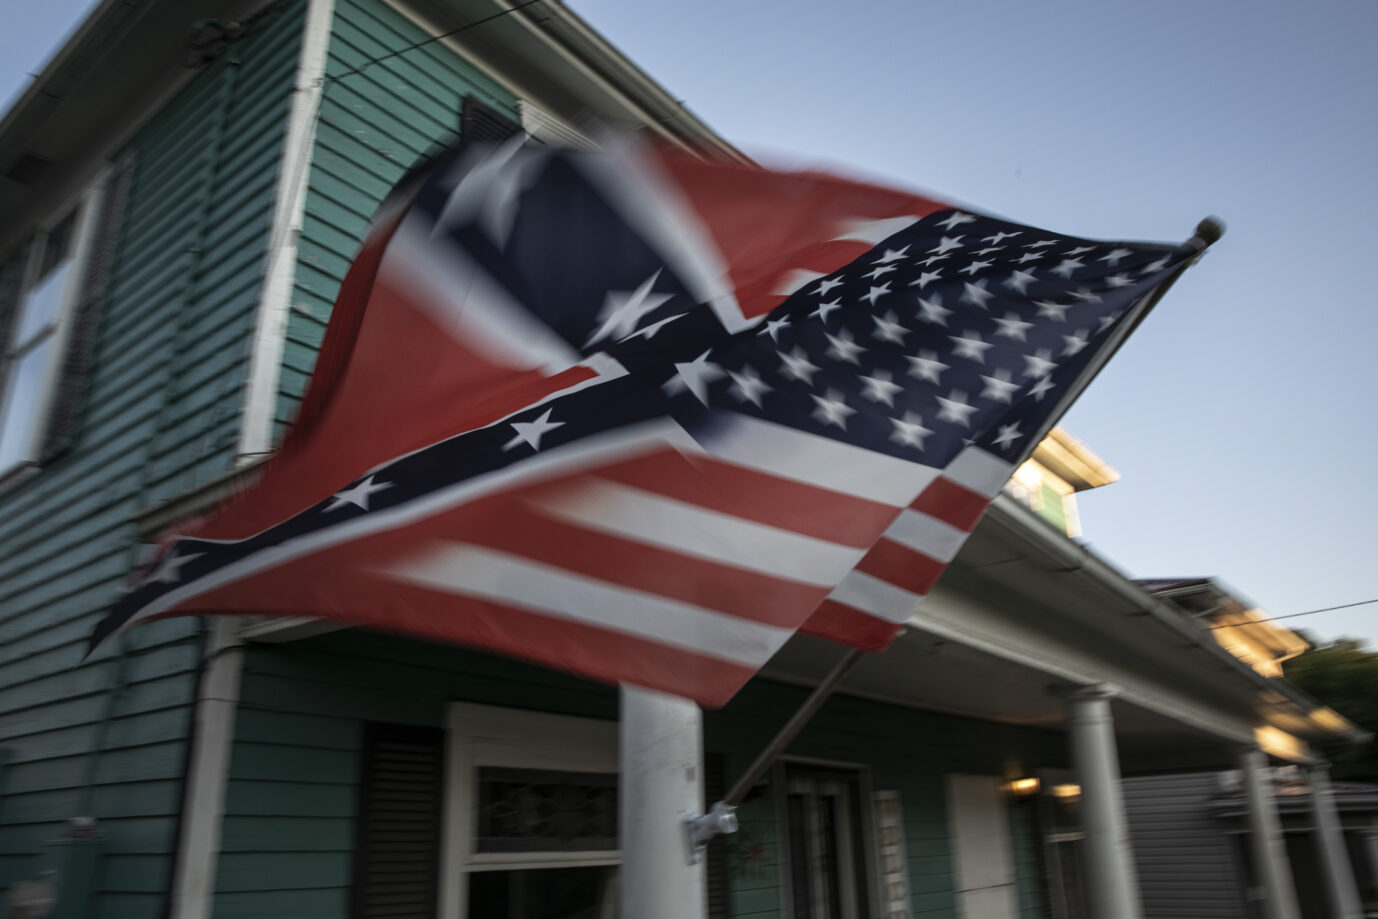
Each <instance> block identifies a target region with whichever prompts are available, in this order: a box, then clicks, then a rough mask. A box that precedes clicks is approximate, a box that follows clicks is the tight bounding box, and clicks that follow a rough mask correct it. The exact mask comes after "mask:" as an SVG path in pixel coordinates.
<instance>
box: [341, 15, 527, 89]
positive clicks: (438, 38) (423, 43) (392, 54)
mask: <svg viewBox="0 0 1378 919" xmlns="http://www.w3.org/2000/svg"><path fill="white" fill-rule="evenodd" d="M540 2H542V0H523V2H522V3H518V4H516V5H515V6H509V7H508V8H507V9H505V10H499V11H498V12H496V13H494V14H493V15H491V16H484V17H483V18H482V19H475V20H474V21H473V22H468V23H465V24H464V25H462V26H460V27H459V28H457V29H451V30H450V31H448V32H442V33H441V34H439V35H432V36H431V37H430V38H427V39H425V40H424V41H419V42H416V43H415V44H411V45H407V46H406V47H404V48H397V49H395V50H393V51H389V52H388V53H387V54H383V55H380V56H378V57H375V58H372V59H370V60H367V61H364V63H363V64H361V65H360V66H358V67H355V68H354V69H353V70H346V71H345V72H344V73H337V74H334V75H332V76H328V77H326V78H325V79H326V82H327V83H335V82H338V81H340V80H343V79H344V78H345V77H352V76H354V75H355V74H356V73H363V72H364V71H365V70H367V69H368V68H370V67H372V66H373V65H374V64H377V63H378V62H379V61H386V60H388V59H389V58H394V57H397V56H398V55H400V54H406V53H407V52H408V51H415V50H416V49H417V48H424V47H426V46H427V45H431V44H434V43H436V42H438V41H444V40H445V39H447V38H450V37H451V36H454V35H458V34H459V33H460V32H467V31H468V30H470V29H473V28H476V27H478V26H481V25H483V24H484V23H488V22H492V21H493V20H494V19H501V18H502V17H503V16H506V15H507V14H508V13H515V12H516V11H517V10H522V9H526V8H527V7H528V6H533V5H534V4H537V3H540Z"/></svg>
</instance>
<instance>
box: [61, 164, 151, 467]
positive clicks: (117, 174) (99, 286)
mask: <svg viewBox="0 0 1378 919" xmlns="http://www.w3.org/2000/svg"><path fill="white" fill-rule="evenodd" d="M133 178H134V155H133V154H132V153H127V154H125V155H124V156H122V157H121V158H120V159H119V161H118V162H116V163H115V165H114V166H113V167H112V168H111V170H110V172H109V173H107V174H106V177H105V187H104V189H103V194H102V195H101V197H100V204H99V207H100V210H99V212H98V213H97V214H96V215H95V226H94V230H93V233H92V236H91V244H90V249H89V255H88V257H87V259H86V265H85V268H84V269H83V272H82V277H81V287H80V289H79V290H78V291H77V301H76V303H74V304H73V305H72V310H71V312H70V313H69V314H68V316H67V319H66V321H67V322H70V323H71V327H70V329H69V330H68V333H67V345H66V351H65V354H64V355H63V358H62V370H61V372H60V373H59V374H58V382H57V391H56V392H55V393H54V395H53V403H52V408H51V410H50V411H49V414H48V421H47V432H46V433H45V435H44V438H43V451H42V453H41V454H40V457H39V462H41V463H46V462H48V461H49V460H52V459H54V458H56V457H57V456H59V455H60V454H62V453H64V452H66V450H67V449H68V448H70V447H71V446H72V444H73V443H75V442H76V438H77V432H78V429H79V428H80V426H81V418H82V414H83V412H84V410H85V407H86V390H87V380H88V378H89V375H90V368H91V357H92V353H93V352H94V350H95V344H96V334H97V332H98V331H99V329H100V318H101V317H100V314H101V307H102V306H103V305H104V303H105V294H106V290H107V288H108V287H109V286H110V274H111V272H112V271H113V270H114V267H115V249H116V246H117V245H118V244H119V236H120V224H121V223H122V221H123V218H124V208H125V203H126V201H128V199H129V186H130V184H131V183H132V182H133Z"/></svg>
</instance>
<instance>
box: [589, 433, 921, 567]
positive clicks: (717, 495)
mask: <svg viewBox="0 0 1378 919" xmlns="http://www.w3.org/2000/svg"><path fill="white" fill-rule="evenodd" d="M598 474H599V475H600V476H601V477H603V478H606V479H610V480H612V481H614V482H621V483H622V484H624V485H631V486H633V487H636V488H641V489H644V490H646V491H650V492H656V493H658V494H662V495H665V496H666V497H669V498H674V499H676V500H679V501H684V502H686V503H688V504H695V505H698V506H700V507H706V508H709V509H711V510H716V511H721V512H722V513H725V514H732V515H733V516H736V517H741V518H743V519H744V520H751V521H754V522H756V523H764V524H767V525H769V526H774V527H779V528H781V529H785V530H792V531H794V532H796V533H802V534H804V535H805V536H812V537H814V538H816V539H826V540H828V541H829V542H835V543H838V544H840V545H844V546H852V547H854V548H858V549H861V548H865V547H866V546H869V545H870V544H871V543H873V542H874V541H875V539H876V537H877V535H879V534H880V533H883V532H885V528H886V527H888V526H889V525H890V524H891V522H892V521H894V519H895V515H896V511H895V508H893V507H891V506H889V505H887V504H881V503H880V502H877V501H870V500H868V499H866V498H858V497H856V496H854V495H847V494H843V493H842V492H837V491H830V490H828V489H825V488H818V487H816V486H813V485H806V484H804V483H802V482H794V481H791V480H789V479H782V478H779V477H778V476H773V475H770V474H768V473H762V472H757V471H755V470H752V469H747V468H744V467H742V466H734V465H732V464H730V463H724V462H721V461H719V460H715V459H711V458H709V457H698V456H694V457H685V456H683V455H680V454H673V453H662V454H657V455H655V456H649V457H644V458H638V459H636V460H634V461H631V462H628V463H619V464H617V465H615V466H610V467H608V468H607V469H604V470H600V471H599V473H598Z"/></svg>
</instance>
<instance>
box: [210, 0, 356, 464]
mask: <svg viewBox="0 0 1378 919" xmlns="http://www.w3.org/2000/svg"><path fill="white" fill-rule="evenodd" d="M334 18H335V0H308V3H307V7H306V17H305V24H304V27H303V32H302V41H301V53H300V55H299V56H298V58H297V72H296V75H295V77H294V82H293V86H292V105H291V108H290V110H289V111H288V115H287V130H286V132H285V134H284V137H283V142H282V155H281V156H280V157H279V162H280V163H281V169H280V170H279V172H278V181H277V190H276V192H275V197H274V201H273V221H272V223H271V224H270V225H269V228H268V241H269V242H268V251H267V253H266V255H265V258H266V259H267V268H266V270H265V272H264V277H263V288H262V293H261V294H260V295H259V301H258V313H257V315H256V316H255V318H254V337H253V346H252V348H251V349H250V352H249V371H248V377H247V380H246V382H245V385H244V405H243V409H242V411H241V414H240V425H239V442H238V444H237V446H236V448H235V455H236V460H237V462H240V463H245V462H250V461H252V460H253V459H255V458H256V457H258V456H261V455H262V454H265V453H267V452H269V451H270V450H271V449H272V446H273V423H274V421H275V418H276V415H277V395H278V381H279V380H280V379H281V377H282V358H283V354H284V352H285V351H286V348H287V320H288V316H289V315H290V314H291V310H292V285H293V283H294V282H295V280H296V269H297V240H298V239H299V238H300V236H301V229H302V220H303V216H304V215H305V213H306V193H307V189H308V188H309V185H310V178H311V157H312V152H313V151H314V149H315V142H316V113H317V111H318V110H319V108H320V104H321V96H322V94H323V93H324V84H325V66H326V59H327V51H328V49H329V47H330V27H331V23H332V22H333V21H334Z"/></svg>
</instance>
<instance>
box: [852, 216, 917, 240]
mask: <svg viewBox="0 0 1378 919" xmlns="http://www.w3.org/2000/svg"><path fill="white" fill-rule="evenodd" d="M918 219H919V218H918V217H915V216H914V215H912V214H911V215H909V216H907V217H885V218H882V219H879V220H870V219H867V218H865V217H855V218H853V219H851V220H848V221H846V223H845V224H843V227H842V232H841V233H840V234H838V235H837V236H834V237H833V239H837V240H843V239H854V240H857V241H858V242H864V243H870V244H871V245H873V246H874V245H877V244H878V243H882V242H884V241H885V240H887V239H889V238H890V237H891V236H894V235H895V234H896V233H898V232H899V231H900V230H903V229H904V228H905V227H907V226H909V225H911V224H913V223H915V222H916V221H918Z"/></svg>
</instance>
